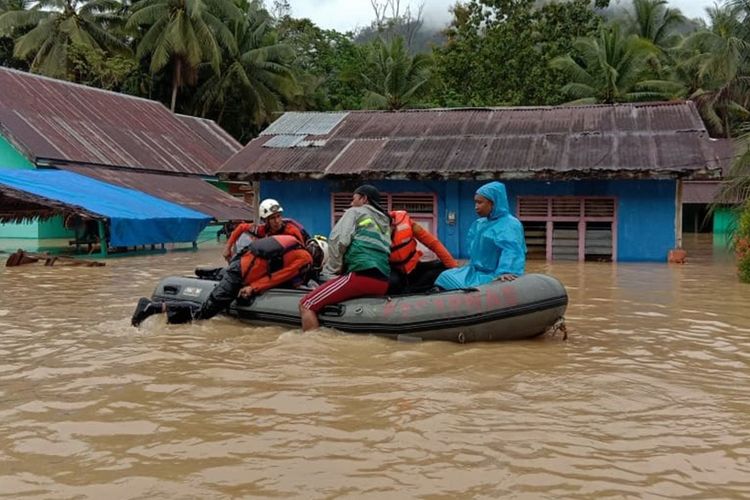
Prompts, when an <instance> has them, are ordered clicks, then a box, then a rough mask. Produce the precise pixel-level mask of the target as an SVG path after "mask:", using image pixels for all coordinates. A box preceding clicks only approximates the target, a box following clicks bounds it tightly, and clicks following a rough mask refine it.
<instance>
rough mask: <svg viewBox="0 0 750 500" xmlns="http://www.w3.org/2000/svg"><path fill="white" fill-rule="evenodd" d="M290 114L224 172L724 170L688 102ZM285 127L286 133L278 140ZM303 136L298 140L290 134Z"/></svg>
mask: <svg viewBox="0 0 750 500" xmlns="http://www.w3.org/2000/svg"><path fill="white" fill-rule="evenodd" d="M287 115H289V114H285V115H283V116H282V117H281V118H280V119H279V122H281V124H280V125H279V126H278V127H274V125H275V124H274V125H272V126H271V127H269V129H267V130H266V131H265V132H264V133H263V135H261V136H260V137H258V138H256V139H254V140H252V141H250V142H249V143H248V144H247V145H246V146H245V148H244V149H243V150H242V151H240V152H239V153H237V154H235V155H234V156H233V157H232V158H230V159H229V160H228V161H227V162H226V163H225V164H224V165H222V167H221V168H220V169H219V171H218V173H219V175H220V176H223V177H227V178H233V179H249V178H250V179H260V178H268V177H291V178H293V177H316V178H317V177H326V176H331V177H332V176H363V177H370V178H392V179H398V178H419V177H432V178H489V177H493V178H518V179H533V178H547V179H548V178H579V177H581V178H582V177H586V178H590V177H599V178H618V177H628V178H635V177H640V178H665V177H676V176H689V175H692V176H696V177H701V176H705V177H708V178H710V177H715V176H716V175H718V173H717V172H716V170H717V169H718V167H719V165H718V160H717V158H716V155H715V151H714V148H713V147H712V146H711V144H710V141H711V139H710V138H709V135H708V132H707V131H706V128H705V126H704V124H703V122H702V120H701V118H700V116H699V114H698V111H697V109H696V108H695V105H694V104H693V103H692V102H689V101H679V102H665V103H636V104H616V105H595V106H559V107H549V106H548V107H521V108H481V109H479V108H476V109H430V110H411V111H400V112H385V111H352V112H349V113H346V114H344V116H341V113H337V114H335V116H334V117H331V118H326V116H325V115H326V114H325V113H309V114H306V113H299V112H295V113H294V114H293V115H291V116H290V117H289V119H288V120H287V119H286V117H287ZM306 116H307V119H305V117H306ZM339 118H340V119H339ZM316 120H320V122H321V125H323V124H326V125H330V124H331V123H334V122H335V123H336V124H335V125H334V126H333V127H332V128H330V130H328V131H327V132H326V131H325V127H323V126H321V127H319V128H316V127H315V123H316ZM336 120H338V121H336ZM295 127H297V128H295ZM308 129H309V130H315V132H316V133H315V134H314V135H313V134H312V133H311V132H306V131H307V130H308ZM295 130H296V132H297V133H295ZM273 132H276V133H273ZM281 135H283V136H285V137H284V138H283V139H276V138H277V137H279V136H281ZM295 135H297V136H299V139H300V140H293V139H292V138H291V137H290V136H295ZM311 139H317V141H315V142H311ZM269 141H270V144H269ZM269 145H270V146H273V147H269ZM283 146H286V147H283Z"/></svg>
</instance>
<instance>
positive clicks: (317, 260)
mask: <svg viewBox="0 0 750 500" xmlns="http://www.w3.org/2000/svg"><path fill="white" fill-rule="evenodd" d="M305 248H307V251H308V252H310V255H312V258H313V268H314V269H317V270H320V269H323V266H325V264H326V261H328V241H327V240H326V238H325V236H319V235H316V236H314V237H312V238H310V239H309V240H307V244H306V245H305Z"/></svg>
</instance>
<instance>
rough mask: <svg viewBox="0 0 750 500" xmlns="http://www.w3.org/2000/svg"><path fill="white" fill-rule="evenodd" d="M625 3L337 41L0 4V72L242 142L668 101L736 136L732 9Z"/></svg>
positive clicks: (504, 6) (278, 18) (251, 19)
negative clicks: (340, 127) (352, 122)
mask: <svg viewBox="0 0 750 500" xmlns="http://www.w3.org/2000/svg"><path fill="white" fill-rule="evenodd" d="M632 1H633V3H632V4H618V6H616V7H608V5H609V1H608V0H595V1H591V0H566V1H545V2H537V1H535V0H466V1H464V2H458V3H456V5H455V6H454V7H453V8H452V14H453V15H452V20H451V22H450V23H449V25H448V26H446V27H445V29H443V30H442V31H435V30H429V29H426V28H425V26H424V23H423V19H422V17H421V10H420V11H411V10H409V7H407V8H406V9H404V10H401V11H397V10H389V11H388V12H386V9H385V8H382V9H381V10H380V11H379V12H378V13H377V14H376V15H375V20H374V21H373V22H372V24H371V25H370V26H367V27H365V28H362V29H359V30H358V31H357V32H347V33H340V32H337V31H334V30H325V29H322V28H320V27H318V26H316V25H315V24H314V23H313V22H311V21H310V20H309V19H295V18H293V17H291V16H290V14H289V12H290V8H289V2H287V1H278V0H277V1H273V2H267V3H266V4H265V5H268V4H270V7H271V10H272V13H269V11H268V10H267V9H266V7H265V5H264V3H263V2H262V0H137V1H134V2H133V1H130V0H127V1H126V0H41V1H39V2H31V1H29V0H0V65H3V66H7V67H13V68H18V69H23V70H30V71H33V72H36V73H41V74H45V75H49V76H54V77H57V78H64V79H68V80H71V81H75V82H80V83H84V84H86V85H93V86H97V87H101V88H105V89H109V90H114V91H118V92H126V93H130V94H135V95H139V96H143V97H148V98H151V99H157V100H160V101H162V102H164V103H165V104H167V105H169V106H171V108H172V109H174V110H175V111H178V112H180V113H186V114H193V115H199V116H204V117H208V118H212V119H214V120H217V121H218V122H219V123H220V124H221V125H222V126H223V127H224V128H225V129H227V130H228V131H230V133H232V134H233V135H234V136H235V137H237V138H238V139H240V140H242V141H245V140H247V139H249V138H251V137H253V136H254V135H255V134H257V133H258V132H259V131H260V130H261V129H262V128H263V127H265V126H266V125H267V124H268V123H269V122H270V121H271V120H272V119H273V117H274V116H276V115H277V114H278V113H280V112H282V111H284V110H323V111H324V110H341V109H364V108H378V109H404V108H418V107H434V106H442V107H452V106H460V107H462V106H501V105H529V106H531V105H554V104H562V103H569V102H579V103H612V102H622V101H634V100H654V99H659V100H662V99H677V98H691V99H694V100H695V101H696V103H697V104H698V106H699V109H700V112H701V114H702V116H703V118H704V119H705V121H706V124H707V126H708V127H709V128H710V130H711V132H712V134H713V135H715V136H717V137H731V136H735V135H737V134H738V130H739V128H740V127H741V126H742V124H743V123H745V122H746V121H747V120H748V117H749V116H750V113H748V109H750V102H749V101H750V92H749V91H748V89H749V86H748V82H749V79H750V61H749V60H748V59H749V58H748V54H749V53H750V17H748V14H749V13H750V7H748V4H747V2H746V1H745V0H728V3H726V4H724V5H721V6H718V7H716V8H714V9H711V11H710V18H709V23H708V24H705V23H703V22H702V21H691V20H686V19H685V18H684V17H683V16H682V14H681V13H680V12H679V10H677V9H674V8H672V7H670V6H669V4H668V0H632ZM375 5H380V6H381V7H382V6H384V5H386V3H383V2H375V3H373V7H375ZM389 5H391V6H393V5H398V4H389ZM405 5H406V4H405ZM389 15H390V16H391V17H389Z"/></svg>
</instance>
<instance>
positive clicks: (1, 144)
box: [0, 136, 34, 169]
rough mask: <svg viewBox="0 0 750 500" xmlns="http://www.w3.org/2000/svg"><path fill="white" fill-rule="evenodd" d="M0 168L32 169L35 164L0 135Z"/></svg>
mask: <svg viewBox="0 0 750 500" xmlns="http://www.w3.org/2000/svg"><path fill="white" fill-rule="evenodd" d="M0 168H12V169H24V168H25V169H32V168H34V164H33V163H31V162H30V161H29V160H28V159H27V158H26V157H25V156H23V155H22V154H21V153H19V152H18V150H16V148H14V147H13V146H11V145H10V143H9V142H8V141H7V140H6V139H5V138H4V137H3V136H0Z"/></svg>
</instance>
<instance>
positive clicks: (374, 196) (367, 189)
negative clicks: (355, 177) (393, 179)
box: [354, 184, 380, 206]
mask: <svg viewBox="0 0 750 500" xmlns="http://www.w3.org/2000/svg"><path fill="white" fill-rule="evenodd" d="M354 194H358V195H360V196H367V201H369V202H370V204H372V205H375V206H379V205H380V191H378V188H376V187H375V186H373V185H371V184H362V185H361V186H359V187H358V188H357V189H355V190H354Z"/></svg>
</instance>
